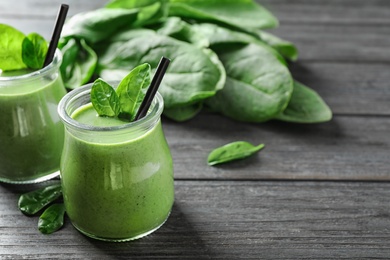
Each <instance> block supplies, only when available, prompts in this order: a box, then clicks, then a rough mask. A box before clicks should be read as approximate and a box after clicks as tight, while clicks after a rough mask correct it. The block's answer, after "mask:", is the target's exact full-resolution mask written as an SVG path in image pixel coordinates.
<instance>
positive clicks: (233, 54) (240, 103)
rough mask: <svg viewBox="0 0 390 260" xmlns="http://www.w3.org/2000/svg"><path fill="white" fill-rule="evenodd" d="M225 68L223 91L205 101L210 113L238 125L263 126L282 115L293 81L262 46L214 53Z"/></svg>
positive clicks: (242, 47)
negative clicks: (260, 124) (219, 114)
mask: <svg viewBox="0 0 390 260" xmlns="http://www.w3.org/2000/svg"><path fill="white" fill-rule="evenodd" d="M216 51H217V53H218V55H219V58H220V59H221V61H222V63H223V65H224V66H225V69H226V73H227V79H226V84H225V87H224V88H223V89H222V90H221V91H218V92H217V93H216V95H215V96H214V97H212V98H210V99H208V100H207V101H206V104H207V105H208V106H210V107H211V109H213V110H214V111H217V112H219V113H222V114H223V115H226V116H228V117H231V118H233V119H236V120H238V121H247V122H264V121H267V120H269V119H271V118H273V117H275V116H276V115H278V114H279V113H280V112H282V111H283V110H284V109H285V108H286V107H287V104H288V102H289V100H290V97H291V93H292V90H293V79H292V77H291V74H290V72H289V71H288V69H287V67H286V66H285V65H284V64H283V63H281V62H280V60H279V59H278V57H276V56H275V54H274V53H273V52H272V51H270V50H269V47H268V46H266V45H265V44H260V43H257V44H247V45H234V46H231V47H230V48H227V46H224V47H223V48H221V49H219V50H218V49H216Z"/></svg>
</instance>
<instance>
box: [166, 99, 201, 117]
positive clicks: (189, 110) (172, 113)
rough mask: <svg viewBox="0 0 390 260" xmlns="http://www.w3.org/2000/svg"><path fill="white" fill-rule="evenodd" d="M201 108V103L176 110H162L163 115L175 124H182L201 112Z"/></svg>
mask: <svg viewBox="0 0 390 260" xmlns="http://www.w3.org/2000/svg"><path fill="white" fill-rule="evenodd" d="M202 107H203V104H202V103H197V104H193V105H189V106H182V107H178V108H166V109H164V115H165V116H166V117H168V118H170V119H173V120H175V121H177V122H183V121H187V120H189V119H191V118H193V117H194V116H196V115H197V114H198V113H199V112H200V111H201V110H202Z"/></svg>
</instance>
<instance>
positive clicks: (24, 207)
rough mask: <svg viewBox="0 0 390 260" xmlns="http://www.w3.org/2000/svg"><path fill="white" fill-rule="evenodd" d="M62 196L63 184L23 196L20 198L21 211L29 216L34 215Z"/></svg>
mask: <svg viewBox="0 0 390 260" xmlns="http://www.w3.org/2000/svg"><path fill="white" fill-rule="evenodd" d="M61 195H62V190H61V184H56V185H51V186H47V187H45V188H42V189H39V190H35V191H31V192H29V193H26V194H22V195H21V196H20V197H19V201H18V207H19V209H20V210H21V211H22V212H23V213H25V214H28V215H33V214H35V213H37V212H38V211H40V210H41V209H43V208H44V207H45V206H47V205H48V204H50V203H51V202H53V201H55V200H56V199H58V198H59V197H60V196H61Z"/></svg>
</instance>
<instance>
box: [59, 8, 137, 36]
mask: <svg viewBox="0 0 390 260" xmlns="http://www.w3.org/2000/svg"><path fill="white" fill-rule="evenodd" d="M138 13H139V9H106V8H102V9H97V10H94V11H90V12H84V13H78V14H76V15H74V16H73V17H72V18H70V19H69V20H68V21H67V23H66V24H65V25H64V28H63V30H62V37H64V38H69V37H75V38H83V39H85V40H86V41H87V42H88V43H97V42H99V41H101V40H103V39H106V38H108V37H109V36H110V35H112V34H113V33H114V32H116V31H119V30H120V29H121V28H122V27H125V26H128V27H130V26H131V25H132V24H133V23H134V22H135V21H136V19H137V15H138Z"/></svg>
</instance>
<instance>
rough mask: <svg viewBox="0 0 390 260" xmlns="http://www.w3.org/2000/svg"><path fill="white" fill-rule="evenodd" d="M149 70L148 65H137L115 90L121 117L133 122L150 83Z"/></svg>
mask: <svg viewBox="0 0 390 260" xmlns="http://www.w3.org/2000/svg"><path fill="white" fill-rule="evenodd" d="M150 70H151V69H150V65H149V64H148V63H144V64H141V65H138V66H137V67H135V68H134V69H132V70H131V71H130V73H129V74H128V75H127V76H126V77H124V78H123V79H122V80H121V82H120V83H119V85H118V88H117V89H116V93H117V94H118V98H119V103H120V106H121V115H122V116H123V117H125V118H127V119H129V120H130V121H134V119H135V116H136V115H137V111H138V109H139V108H140V106H141V104H142V101H143V100H144V98H145V95H146V92H147V90H148V88H149V85H150V82H151V80H150Z"/></svg>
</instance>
